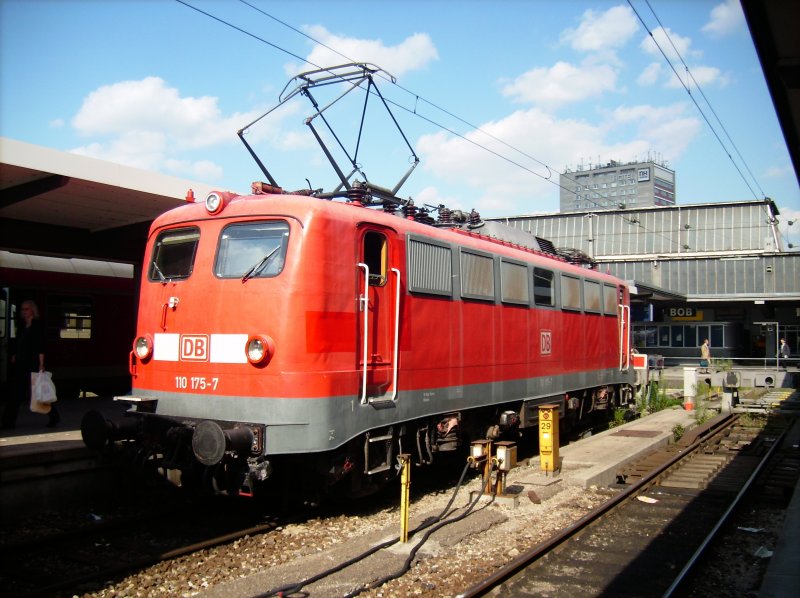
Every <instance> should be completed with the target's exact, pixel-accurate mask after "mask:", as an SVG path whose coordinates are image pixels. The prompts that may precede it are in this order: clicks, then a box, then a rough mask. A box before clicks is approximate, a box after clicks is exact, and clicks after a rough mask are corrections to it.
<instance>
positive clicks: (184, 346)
mask: <svg viewBox="0 0 800 598" xmlns="http://www.w3.org/2000/svg"><path fill="white" fill-rule="evenodd" d="M181 361H208V335H207V334H191V335H190V334H182V335H181Z"/></svg>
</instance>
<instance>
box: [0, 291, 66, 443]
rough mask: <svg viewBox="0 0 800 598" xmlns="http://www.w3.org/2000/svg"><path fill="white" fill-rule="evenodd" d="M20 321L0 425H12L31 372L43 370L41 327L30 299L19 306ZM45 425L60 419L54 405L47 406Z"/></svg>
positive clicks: (25, 395) (27, 394)
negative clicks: (10, 379) (8, 389)
mask: <svg viewBox="0 0 800 598" xmlns="http://www.w3.org/2000/svg"><path fill="white" fill-rule="evenodd" d="M20 313H21V314H22V323H21V326H20V327H19V329H18V330H17V338H16V341H17V348H16V351H15V352H14V354H13V355H12V356H11V367H12V368H13V370H14V372H13V388H12V391H11V396H10V397H9V399H8V402H7V403H6V408H5V411H3V419H2V426H3V428H15V427H16V425H17V416H18V415H19V408H20V405H22V404H23V403H25V404H27V403H29V402H30V399H31V374H32V373H33V372H43V371H44V328H43V326H42V321H41V320H40V319H39V308H38V307H37V306H36V303H34V302H33V301H31V300H27V301H23V302H22V304H21V305H20ZM47 415H48V421H47V427H48V428H53V427H55V426H57V425H58V422H59V421H61V416H60V415H59V413H58V409H57V408H56V406H55V404H53V405H51V407H50V412H49V413H48V414H47Z"/></svg>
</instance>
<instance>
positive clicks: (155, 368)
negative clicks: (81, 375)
mask: <svg viewBox="0 0 800 598" xmlns="http://www.w3.org/2000/svg"><path fill="white" fill-rule="evenodd" d="M270 180H271V178H270ZM271 182H272V181H271ZM346 182H347V183H348V184H347V185H345V186H346V190H345V191H344V192H342V193H338V194H322V193H318V192H300V193H297V192H295V193H286V192H284V191H283V190H282V189H280V188H278V187H277V186H275V185H272V184H271V185H268V184H263V183H254V185H253V191H254V192H253V194H252V195H249V196H237V195H234V194H231V193H222V192H219V193H212V194H210V195H209V196H208V197H206V198H203V200H202V201H190V202H188V203H187V205H184V206H181V207H179V208H176V209H174V210H172V211H170V212H167V213H166V214H164V215H162V216H161V217H159V218H158V219H156V220H155V221H154V223H153V225H152V227H151V230H150V235H149V240H148V244H147V250H146V254H145V262H144V267H143V276H142V278H143V280H142V288H141V297H140V304H139V319H138V324H137V333H136V335H137V336H136V339H135V341H134V345H133V351H132V352H131V355H130V364H129V366H130V373H131V375H132V380H133V388H132V393H131V395H130V396H126V397H121V398H124V399H125V400H128V401H131V403H132V404H133V406H134V409H133V410H132V411H130V412H129V413H128V417H126V419H125V420H123V421H122V422H117V423H112V422H105V421H103V419H102V418H101V416H99V415H98V414H90V415H88V416H87V418H86V419H85V420H84V423H83V426H82V431H83V434H84V439H85V440H86V442H87V444H88V445H89V446H93V447H98V448H99V447H101V446H104V445H105V444H106V443H107V442H108V441H109V440H118V441H123V444H124V443H129V444H134V445H135V446H136V447H137V448H138V447H140V446H142V445H143V446H144V447H145V450H146V454H147V455H148V456H149V462H150V463H151V464H153V465H154V466H155V467H156V468H158V469H159V470H160V471H161V472H162V473H164V474H166V475H168V477H169V478H170V479H171V480H173V481H176V482H178V483H180V484H181V485H188V486H191V485H201V486H204V487H206V488H209V489H211V490H213V491H218V492H228V493H235V492H245V493H250V492H252V491H255V490H258V491H262V490H264V491H267V492H268V491H269V490H270V488H273V489H274V488H284V489H285V488H287V487H289V486H290V485H289V484H286V483H281V482H285V481H286V480H289V479H291V481H292V484H291V487H293V488H298V487H300V486H301V485H302V486H303V487H305V488H307V489H309V490H311V491H315V492H316V491H320V490H331V491H334V490H337V489H338V490H341V491H343V492H345V493H348V494H357V493H363V492H368V491H371V490H374V489H376V488H378V487H380V486H381V485H382V484H383V483H385V482H386V480H388V479H389V478H391V477H393V476H395V475H396V473H397V469H396V456H397V455H398V454H399V453H401V452H403V453H412V454H413V455H414V457H415V461H416V463H418V464H428V463H431V462H432V461H433V460H434V458H435V457H436V456H437V455H438V454H441V453H443V452H450V451H454V450H457V449H458V448H459V447H462V446H468V444H469V442H470V441H471V440H473V439H477V438H497V439H499V438H516V437H518V436H519V434H520V431H522V430H525V429H534V430H535V426H536V424H537V418H538V406H539V405H540V404H542V403H557V404H559V405H560V408H561V415H562V417H563V418H564V419H565V421H566V422H574V421H577V420H579V419H581V418H584V417H586V416H588V415H589V414H591V413H593V412H597V411H604V412H607V411H608V409H610V408H612V407H614V406H617V405H620V404H625V403H627V402H628V401H629V400H630V398H631V386H630V385H631V383H632V382H633V371H632V369H631V368H630V364H629V363H628V360H629V348H630V347H629V341H628V339H629V332H630V331H629V308H628V289H627V286H626V285H625V284H624V283H623V282H622V281H620V280H618V279H615V278H613V277H611V276H609V275H604V274H602V273H599V272H597V271H595V270H591V269H588V268H584V267H579V266H577V265H573V264H570V263H568V262H567V261H565V260H564V259H560V258H558V257H556V256H554V255H551V254H549V253H548V252H547V251H544V250H543V248H542V246H541V245H540V243H539V241H538V240H537V239H536V238H535V237H533V236H531V235H528V234H526V233H523V232H521V231H515V230H514V229H510V228H508V227H505V226H503V225H500V224H497V223H491V222H483V221H481V220H480V218H479V216H477V214H474V213H473V214H472V215H471V216H470V217H467V216H465V215H463V214H461V213H452V212H450V211H449V210H446V209H444V208H443V207H440V209H439V219H438V221H434V220H433V219H432V218H431V217H430V216H428V215H427V214H426V213H425V212H424V211H422V210H419V209H417V208H415V207H414V205H413V203H412V202H411V201H409V200H400V199H398V198H397V197H395V196H394V195H393V194H391V193H387V192H386V190H383V189H381V188H377V187H375V186H373V185H371V184H369V183H360V182H358V181H356V182H354V183H349V181H346Z"/></svg>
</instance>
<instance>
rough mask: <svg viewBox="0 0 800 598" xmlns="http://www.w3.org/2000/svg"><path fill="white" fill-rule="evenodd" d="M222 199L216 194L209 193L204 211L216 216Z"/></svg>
mask: <svg viewBox="0 0 800 598" xmlns="http://www.w3.org/2000/svg"><path fill="white" fill-rule="evenodd" d="M222 205H223V201H222V197H220V195H219V194H217V193H209V194H208V195H207V196H206V210H208V213H209V214H218V213H219V212H220V211H221V210H222Z"/></svg>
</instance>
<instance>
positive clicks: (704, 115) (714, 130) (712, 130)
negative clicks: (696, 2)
mask: <svg viewBox="0 0 800 598" xmlns="http://www.w3.org/2000/svg"><path fill="white" fill-rule="evenodd" d="M628 5H629V6H630V7H631V10H633V12H634V14H635V15H636V18H638V19H639V22H640V23H641V24H642V27H644V29H645V31H647V34H648V35H649V36H650V39H651V40H652V42H653V43H654V44H655V46H656V48H658V51H659V52H661V55H662V56H663V57H664V60H665V61H666V62H667V64H668V65H669V67H670V68H671V69H672V72H673V73H675V76H676V77H677V78H678V81H680V84H681V85H682V86H683V88H684V89H685V90H686V93H687V94H688V95H689V97H690V98H691V100H692V103H693V104H694V105H695V107H696V108H697V110H698V112H700V116H702V117H703V120H704V121H706V124H707V125H708V128H709V129H711V132H712V133H713V134H714V137H716V139H717V142H718V143H719V145H720V147H721V148H722V151H724V152H725V155H726V156H728V159H729V160H730V161H731V164H733V167H734V168H735V169H736V172H738V173H739V176H740V177H741V178H742V181H744V184H745V185H747V188H748V189H749V190H750V193H752V194H753V197H754V198H755V199H759V197H758V195H757V194H756V192H755V191H753V187H752V186H751V185H750V182H749V181H748V180H747V178H746V177H745V176H744V173H743V172H742V170H741V168H739V165H738V164H737V163H736V161H735V160H734V159H733V156H731V153H730V152H729V151H728V148H727V147H725V143H724V142H723V141H722V139H721V138H720V136H719V133H717V130H716V129H715V128H714V126H713V125H712V124H711V121H710V120H708V117H707V116H706V113H705V112H703V109H702V108H701V107H700V104H698V103H697V99H696V98H695V97H694V95H693V94H692V90H691V89H689V86H688V85H687V84H686V81H684V80H683V79H682V78H681V76H680V75H679V74H678V70H677V69H676V68H675V65H674V64H672V61H671V60H670V59H669V57H668V56H667V53H666V52H664V49H663V48H662V47H661V44H659V43H658V41H657V40H656V38H655V36H654V35H653V32H652V31H651V30H650V28H649V27H648V26H647V23H645V22H644V19H643V18H642V15H640V14H639V11H638V10H636V7H635V6H634V5H633V2H632V1H631V0H628ZM662 30H663V26H662ZM670 43H671V41H670ZM684 64H685V63H684ZM687 70H688V67H687Z"/></svg>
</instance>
